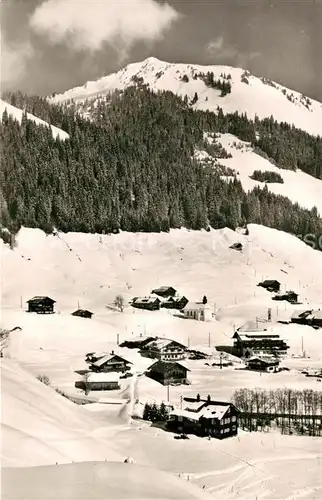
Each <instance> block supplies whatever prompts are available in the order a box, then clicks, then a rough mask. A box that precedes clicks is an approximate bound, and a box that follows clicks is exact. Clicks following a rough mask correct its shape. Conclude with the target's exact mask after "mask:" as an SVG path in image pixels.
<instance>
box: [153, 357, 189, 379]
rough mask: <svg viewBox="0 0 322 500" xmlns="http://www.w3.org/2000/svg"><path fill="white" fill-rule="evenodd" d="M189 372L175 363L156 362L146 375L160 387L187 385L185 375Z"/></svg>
mask: <svg viewBox="0 0 322 500" xmlns="http://www.w3.org/2000/svg"><path fill="white" fill-rule="evenodd" d="M189 371H190V370H189V369H188V368H186V367H185V366H183V365H182V364H181V363H178V362H177V361H160V360H159V361H156V362H155V363H153V365H152V366H150V367H149V368H148V370H147V372H146V375H147V376H148V377H150V378H152V379H153V380H156V381H157V382H159V383H160V384H162V385H181V384H189V381H188V379H187V373H188V372H189Z"/></svg>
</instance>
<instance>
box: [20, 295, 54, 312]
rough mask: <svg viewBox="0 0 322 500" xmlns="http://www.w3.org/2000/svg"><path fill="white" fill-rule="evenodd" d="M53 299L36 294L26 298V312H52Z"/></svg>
mask: <svg viewBox="0 0 322 500" xmlns="http://www.w3.org/2000/svg"><path fill="white" fill-rule="evenodd" d="M55 302H56V301H55V300H53V299H51V298H50V297H42V296H36V297H33V298H32V299H30V300H27V304H28V312H36V313H38V314H46V313H47V314H48V313H49V314H53V313H54V312H55V311H54V304H55Z"/></svg>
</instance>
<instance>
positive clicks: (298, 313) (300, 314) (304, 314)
mask: <svg viewBox="0 0 322 500" xmlns="http://www.w3.org/2000/svg"><path fill="white" fill-rule="evenodd" d="M311 313H312V309H304V310H303V309H302V310H301V311H295V312H293V313H292V315H291V318H302V319H305V318H307V316H309V315H310V314H311Z"/></svg>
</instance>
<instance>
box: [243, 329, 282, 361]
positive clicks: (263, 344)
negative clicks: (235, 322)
mask: <svg viewBox="0 0 322 500" xmlns="http://www.w3.org/2000/svg"><path fill="white" fill-rule="evenodd" d="M233 339H234V350H235V352H236V355H237V356H240V357H245V358H249V357H251V356H253V355H258V354H274V355H276V356H285V355H286V354H287V349H288V348H289V346H288V345H287V344H286V342H285V341H284V340H283V339H281V338H280V336H279V335H278V334H275V333H270V332H267V331H266V330H263V331H242V330H237V331H236V332H235V333H234V335H233Z"/></svg>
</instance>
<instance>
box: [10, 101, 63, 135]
mask: <svg viewBox="0 0 322 500" xmlns="http://www.w3.org/2000/svg"><path fill="white" fill-rule="evenodd" d="M5 109H6V110H7V113H8V115H11V116H13V118H15V119H16V120H18V121H19V122H21V119H22V114H23V111H22V110H21V109H19V108H16V107H15V106H12V105H11V104H8V103H7V102H5V101H3V100H2V99H0V119H1V118H2V115H3V113H4V110H5ZM27 117H28V119H29V120H31V121H33V122H35V123H36V125H43V126H45V127H49V124H48V123H47V122H45V121H43V120H41V119H40V118H37V116H34V115H32V114H31V113H27ZM50 128H51V131H52V134H53V137H55V138H56V137H59V139H62V140H63V139H68V137H69V135H68V134H67V132H64V131H63V130H61V129H60V128H57V127H54V126H53V125H50Z"/></svg>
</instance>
